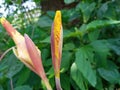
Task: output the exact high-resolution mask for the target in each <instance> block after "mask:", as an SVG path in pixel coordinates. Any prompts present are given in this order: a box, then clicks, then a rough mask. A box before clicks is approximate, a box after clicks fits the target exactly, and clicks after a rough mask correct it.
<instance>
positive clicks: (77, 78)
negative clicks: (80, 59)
mask: <svg viewBox="0 0 120 90" xmlns="http://www.w3.org/2000/svg"><path fill="white" fill-rule="evenodd" d="M71 77H72V79H73V80H74V82H75V83H76V84H77V85H78V87H79V88H80V89H81V90H86V88H85V85H84V82H85V81H84V79H83V76H82V74H81V72H80V71H79V70H78V68H77V66H76V64H75V63H73V64H72V66H71Z"/></svg>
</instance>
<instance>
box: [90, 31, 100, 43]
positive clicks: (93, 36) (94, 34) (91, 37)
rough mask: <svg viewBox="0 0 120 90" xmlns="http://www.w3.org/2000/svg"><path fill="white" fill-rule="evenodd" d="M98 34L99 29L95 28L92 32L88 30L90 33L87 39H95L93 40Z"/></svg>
mask: <svg viewBox="0 0 120 90" xmlns="http://www.w3.org/2000/svg"><path fill="white" fill-rule="evenodd" d="M99 34H100V30H95V31H93V32H90V33H89V34H88V37H89V40H90V41H95V40H97V39H98V37H99Z"/></svg>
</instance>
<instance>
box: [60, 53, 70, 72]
mask: <svg viewBox="0 0 120 90" xmlns="http://www.w3.org/2000/svg"><path fill="white" fill-rule="evenodd" d="M71 58H72V53H71V52H68V51H64V52H63V54H62V61H61V69H62V70H64V71H66V70H68V69H69V67H70V63H71Z"/></svg>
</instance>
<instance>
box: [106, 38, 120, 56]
mask: <svg viewBox="0 0 120 90" xmlns="http://www.w3.org/2000/svg"><path fill="white" fill-rule="evenodd" d="M108 43H109V47H110V49H112V50H113V51H114V52H115V53H116V54H117V55H120V38H117V39H109V40H108Z"/></svg>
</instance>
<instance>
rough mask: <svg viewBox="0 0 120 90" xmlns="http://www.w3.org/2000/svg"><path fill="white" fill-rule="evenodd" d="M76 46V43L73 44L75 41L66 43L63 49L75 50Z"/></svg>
mask: <svg viewBox="0 0 120 90" xmlns="http://www.w3.org/2000/svg"><path fill="white" fill-rule="evenodd" d="M74 48H75V45H74V44H73V43H66V44H65V45H64V48H63V50H66V51H67V50H73V49H74Z"/></svg>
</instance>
